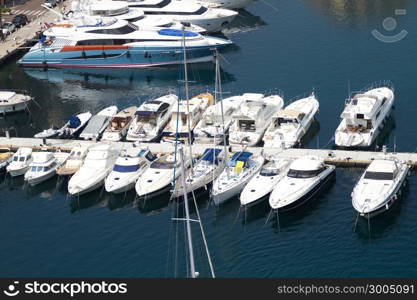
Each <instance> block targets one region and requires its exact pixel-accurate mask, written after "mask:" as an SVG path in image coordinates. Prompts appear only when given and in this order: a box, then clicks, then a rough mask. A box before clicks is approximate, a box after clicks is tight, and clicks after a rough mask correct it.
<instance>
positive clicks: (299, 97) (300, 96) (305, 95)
mask: <svg viewBox="0 0 417 300" xmlns="http://www.w3.org/2000/svg"><path fill="white" fill-rule="evenodd" d="M312 95H314V89H313V90H312V91H311V92H304V93H301V94H299V95H296V96H294V97H292V98H291V99H290V100H288V101H287V105H288V104H291V103H293V102H295V101H297V100H300V99H304V98H308V97H310V96H312Z"/></svg>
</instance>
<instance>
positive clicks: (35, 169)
mask: <svg viewBox="0 0 417 300" xmlns="http://www.w3.org/2000/svg"><path fill="white" fill-rule="evenodd" d="M67 157H68V153H63V152H55V153H52V152H34V153H33V161H32V163H31V164H30V165H29V170H28V171H27V172H26V173H25V181H27V182H28V183H29V184H30V185H32V186H34V185H37V184H39V183H41V182H44V181H46V180H48V179H50V178H52V177H54V176H55V174H56V169H57V168H58V167H59V166H60V165H62V164H63V163H64V161H65V159H66V158H67Z"/></svg>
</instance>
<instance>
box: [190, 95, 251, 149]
mask: <svg viewBox="0 0 417 300" xmlns="http://www.w3.org/2000/svg"><path fill="white" fill-rule="evenodd" d="M245 95H246V94H244V95H242V96H234V97H230V98H226V99H223V100H221V103H220V102H217V103H216V104H215V105H212V106H210V107H208V108H207V110H206V111H205V112H204V114H203V117H202V119H201V120H200V121H199V122H198V124H197V126H196V127H195V128H194V141H195V143H202V144H213V143H214V144H217V145H218V144H221V143H222V142H223V140H224V138H223V126H224V131H225V133H226V134H227V132H228V131H229V128H230V125H231V124H232V121H233V118H232V114H233V113H235V112H236V111H237V110H238V109H239V107H240V105H241V104H242V102H243V101H244V99H245ZM222 105H223V117H222ZM223 120H224V124H223Z"/></svg>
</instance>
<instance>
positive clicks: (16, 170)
mask: <svg viewBox="0 0 417 300" xmlns="http://www.w3.org/2000/svg"><path fill="white" fill-rule="evenodd" d="M27 170H29V166H25V167H21V168H13V169H11V168H9V167H8V168H7V172H8V173H9V174H10V176H12V177H17V176H22V175H25V173H26V172H27Z"/></svg>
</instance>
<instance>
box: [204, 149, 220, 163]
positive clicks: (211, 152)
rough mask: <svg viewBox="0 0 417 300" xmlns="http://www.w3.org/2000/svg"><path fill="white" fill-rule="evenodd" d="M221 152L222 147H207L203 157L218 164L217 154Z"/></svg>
mask: <svg viewBox="0 0 417 300" xmlns="http://www.w3.org/2000/svg"><path fill="white" fill-rule="evenodd" d="M220 152H222V150H220V149H214V148H207V149H206V150H204V154H203V157H202V158H201V159H202V160H205V161H209V162H214V163H215V164H217V156H218V155H219V153H220Z"/></svg>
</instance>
